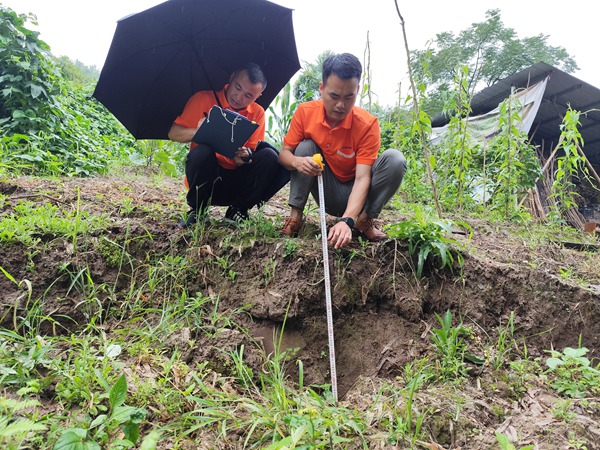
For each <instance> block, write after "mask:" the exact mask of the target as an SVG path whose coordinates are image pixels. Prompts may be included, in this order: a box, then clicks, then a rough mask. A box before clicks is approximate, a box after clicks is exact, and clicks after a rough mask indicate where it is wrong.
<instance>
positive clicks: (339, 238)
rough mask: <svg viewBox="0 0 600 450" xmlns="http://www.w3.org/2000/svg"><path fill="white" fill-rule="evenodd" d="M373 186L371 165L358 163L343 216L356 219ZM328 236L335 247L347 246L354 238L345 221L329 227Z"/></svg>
mask: <svg viewBox="0 0 600 450" xmlns="http://www.w3.org/2000/svg"><path fill="white" fill-rule="evenodd" d="M370 186H371V166H368V165H366V164H357V165H356V176H355V177H354V185H353V186H352V191H351V192H350V197H349V198H348V204H347V205H346V210H345V211H344V214H343V216H342V217H351V218H352V219H353V220H354V221H356V219H357V218H358V215H359V214H360V212H361V211H362V209H363V206H364V205H365V202H366V201H367V194H368V193H369V187H370ZM327 238H328V240H329V242H330V243H331V245H333V246H334V247H335V248H340V247H345V246H346V245H348V244H349V243H350V241H351V240H352V229H351V228H350V227H349V226H348V224H346V223H344V222H338V223H336V224H335V225H334V226H332V227H331V228H330V229H329V233H328V234H327Z"/></svg>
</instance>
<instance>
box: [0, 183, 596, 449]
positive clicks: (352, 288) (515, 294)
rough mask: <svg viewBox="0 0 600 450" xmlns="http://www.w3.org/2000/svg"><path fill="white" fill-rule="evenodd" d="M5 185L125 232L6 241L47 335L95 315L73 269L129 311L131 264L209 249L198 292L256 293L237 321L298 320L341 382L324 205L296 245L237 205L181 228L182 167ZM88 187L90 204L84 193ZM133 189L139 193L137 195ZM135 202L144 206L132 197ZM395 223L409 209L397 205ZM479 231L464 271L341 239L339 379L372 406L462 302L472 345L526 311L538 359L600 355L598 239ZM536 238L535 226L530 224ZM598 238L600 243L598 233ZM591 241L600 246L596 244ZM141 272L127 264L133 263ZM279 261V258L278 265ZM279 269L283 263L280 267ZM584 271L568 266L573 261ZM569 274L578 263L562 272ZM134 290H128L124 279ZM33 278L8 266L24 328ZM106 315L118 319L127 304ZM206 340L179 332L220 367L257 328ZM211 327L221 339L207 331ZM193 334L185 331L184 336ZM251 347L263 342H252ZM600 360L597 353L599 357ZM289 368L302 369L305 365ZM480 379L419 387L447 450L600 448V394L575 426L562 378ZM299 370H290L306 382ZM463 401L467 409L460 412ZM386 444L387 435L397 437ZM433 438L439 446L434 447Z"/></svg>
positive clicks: (264, 329) (234, 300) (192, 356)
mask: <svg viewBox="0 0 600 450" xmlns="http://www.w3.org/2000/svg"><path fill="white" fill-rule="evenodd" d="M0 193H1V194H3V195H5V196H7V197H8V201H7V202H6V204H5V205H4V209H3V210H0V211H2V212H4V213H6V212H9V211H11V209H12V208H13V207H14V206H15V205H16V204H17V202H18V201H19V200H22V199H26V200H28V201H33V202H39V203H40V204H46V203H53V204H58V205H60V206H61V207H66V206H69V207H72V208H76V207H78V206H77V205H78V204H79V208H80V209H81V210H84V211H87V212H89V213H93V214H105V215H107V217H108V218H109V220H110V222H111V226H110V228H109V233H108V234H106V233H104V234H103V233H96V234H92V235H91V236H89V239H87V240H86V241H82V242H78V245H77V248H76V249H74V246H73V243H72V242H71V241H69V240H66V239H56V238H54V237H53V236H44V235H41V236H39V237H40V239H41V241H40V244H39V246H38V247H37V248H23V246H19V245H16V246H11V247H7V246H3V248H2V249H1V251H2V257H1V260H2V262H1V263H0V266H2V267H3V268H4V269H5V270H6V271H7V272H8V273H10V274H11V275H12V276H13V277H14V278H15V279H16V280H24V279H27V280H29V281H30V282H31V285H32V288H33V295H32V298H39V297H42V296H43V297H44V298H45V299H46V300H45V304H43V305H42V310H43V313H44V315H45V316H47V317H52V318H53V320H52V321H51V320H47V321H45V322H44V323H43V324H42V329H43V331H44V332H46V333H49V334H50V333H68V332H70V331H73V330H75V329H77V328H78V327H80V326H82V325H83V324H85V323H86V317H88V316H89V314H90V312H91V311H90V309H89V308H93V306H90V305H89V304H88V303H85V304H80V301H79V300H80V298H78V294H77V293H75V292H74V290H72V289H70V282H69V281H68V279H67V277H64V276H63V275H64V271H65V268H66V269H68V270H71V272H77V271H78V270H81V269H82V268H84V267H89V269H90V274H91V277H92V278H93V280H94V282H95V284H96V285H100V284H102V283H106V284H107V285H111V286H113V285H114V286H117V289H116V295H114V296H113V297H111V298H110V300H109V299H108V297H107V299H106V300H105V304H103V305H102V307H103V309H104V310H107V309H110V308H119V307H121V308H123V309H124V310H125V309H126V307H125V305H123V304H120V303H119V302H120V300H122V298H124V296H125V295H126V291H125V289H126V288H127V277H126V276H124V271H127V270H130V273H128V274H127V275H128V276H136V277H141V276H143V274H142V273H141V272H140V273H137V272H136V270H135V267H137V265H140V266H141V265H143V264H144V262H145V261H149V260H155V259H160V258H163V257H165V256H168V255H170V256H175V255H184V254H187V255H188V257H190V258H191V260H192V261H194V263H195V264H194V265H195V267H194V270H193V271H190V274H191V275H190V276H193V278H192V279H191V281H190V280H189V279H188V281H187V282H188V289H189V291H190V292H195V291H197V292H202V293H203V294H205V295H212V296H215V297H217V296H218V298H219V309H220V311H235V310H238V309H239V308H241V307H243V306H245V309H244V310H245V311H246V313H247V314H237V315H236V316H235V320H236V321H238V322H239V323H241V324H242V325H243V326H244V327H246V328H247V329H248V330H249V331H250V334H251V336H252V337H253V338H254V339H256V340H258V341H260V342H262V343H263V345H264V347H265V349H266V350H267V351H270V350H271V349H272V348H273V331H274V330H278V329H280V328H281V326H282V322H283V320H284V318H285V317H286V314H287V322H286V324H285V332H284V337H283V345H284V347H285V348H295V349H297V353H296V356H297V358H300V359H301V360H302V361H303V365H304V371H305V384H316V385H320V384H324V383H328V382H329V378H328V377H329V359H328V355H327V351H328V348H327V328H326V319H325V317H326V316H325V302H324V298H325V295H324V283H323V267H322V253H321V241H320V239H318V238H315V235H317V234H318V233H319V230H318V223H319V222H318V211H316V209H315V208H314V205H313V208H312V209H311V211H310V212H309V215H308V225H307V226H305V228H304V229H303V232H302V235H301V238H300V239H298V240H297V243H298V244H299V248H298V250H297V251H296V252H294V253H293V254H286V240H284V239H281V238H274V239H266V240H265V239H263V240H261V239H255V238H252V236H251V235H250V236H247V237H245V238H244V239H243V240H242V243H241V244H240V243H239V242H238V241H236V244H235V245H233V244H231V235H232V234H235V233H236V229H235V228H232V227H231V226H229V225H226V224H224V223H222V222H220V221H219V220H218V219H220V218H221V217H222V215H223V208H213V211H212V214H213V217H214V218H215V219H216V220H214V221H213V222H212V223H211V225H210V226H209V227H208V228H207V229H206V232H205V234H204V235H203V236H202V238H201V239H198V238H194V236H193V234H192V233H191V232H190V231H176V230H175V227H174V224H175V223H176V221H177V220H178V219H179V217H180V214H181V213H182V212H183V211H184V210H185V208H184V204H183V199H184V191H183V186H182V184H181V182H180V181H179V180H173V179H163V178H159V177H155V176H153V175H152V174H143V173H138V174H132V173H129V174H126V176H119V175H115V176H106V177H97V178H90V179H61V180H44V181H40V180H39V179H35V178H14V179H5V180H4V181H0ZM285 197H286V191H285V190H284V191H282V192H281V193H280V194H278V196H277V197H276V198H275V199H274V200H273V201H271V202H270V203H269V204H268V205H266V206H265V207H264V208H263V214H264V215H265V216H266V217H267V219H270V220H271V221H273V222H274V223H275V224H279V225H280V223H281V220H280V219H281V217H283V216H285V215H286V213H287V207H286V201H285ZM78 199H79V201H78ZM123 199H126V200H123ZM127 199H131V201H132V203H131V208H127V209H124V208H123V205H124V204H127V202H128V200H127ZM383 219H384V221H385V222H388V223H389V222H392V221H394V220H396V221H397V220H402V219H404V218H403V217H400V216H397V215H395V213H394V211H392V210H389V209H388V210H386V211H385V214H384V218H383ZM469 223H470V225H471V226H472V227H473V230H474V233H473V237H472V238H471V239H470V240H468V239H467V238H466V237H465V236H462V235H459V234H456V235H454V237H455V238H456V239H458V240H460V241H462V242H464V243H465V249H464V250H462V253H463V255H464V267H463V268H462V271H459V270H457V269H455V270H454V273H452V272H451V271H448V270H445V271H438V270H435V269H434V268H432V266H431V265H428V266H427V267H426V270H425V277H424V279H423V280H421V281H419V280H417V279H416V278H415V275H414V264H413V261H412V259H411V257H410V256H409V254H408V251H407V247H406V245H405V244H404V243H403V242H400V241H396V240H389V241H387V242H384V243H379V244H369V245H364V246H362V245H360V243H357V242H356V243H353V244H352V245H351V247H350V248H347V249H342V250H332V249H330V250H329V259H330V270H331V287H332V300H333V308H334V330H335V345H336V365H337V374H338V386H339V387H338V389H339V392H340V395H342V396H343V400H344V401H345V402H347V403H348V404H349V405H352V406H354V407H356V408H359V409H360V408H366V407H367V406H368V405H366V404H365V402H368V401H369V400H368V399H369V398H370V396H371V395H372V394H373V392H374V391H377V389H378V388H379V387H380V386H381V385H382V383H383V382H384V380H386V382H392V383H394V382H396V381H394V380H395V378H396V377H397V376H398V375H400V374H401V371H402V368H403V367H404V365H405V364H406V363H408V362H411V361H413V360H415V359H416V358H421V357H424V356H430V357H432V359H435V357H434V356H432V345H431V341H430V339H429V335H430V330H431V329H432V328H438V326H439V322H438V319H437V317H436V314H439V315H442V314H443V313H444V312H445V311H446V310H450V311H452V313H453V316H454V317H455V318H459V317H460V318H462V321H463V323H464V324H465V325H467V326H469V327H471V328H472V329H473V337H472V338H471V342H470V344H471V345H472V346H473V347H472V348H474V349H476V350H475V353H478V354H479V356H484V352H485V349H486V348H489V346H490V345H491V344H493V343H494V342H495V341H496V339H497V336H498V330H499V329H500V328H501V327H502V326H503V325H505V324H506V323H507V320H508V318H509V316H510V314H511V312H514V314H515V336H514V337H515V339H516V340H517V341H518V342H519V343H520V346H521V349H520V350H522V349H523V342H526V348H527V351H528V354H529V355H530V356H531V357H537V356H544V355H547V353H546V351H547V350H549V349H551V348H555V349H559V350H562V349H563V348H564V347H567V346H571V347H577V346H578V342H579V339H580V336H581V337H582V344H583V345H584V346H586V347H587V348H588V349H590V352H589V354H588V356H590V357H592V358H598V357H599V353H600V269H599V267H600V265H599V264H598V263H599V262H600V259H599V257H598V254H597V252H595V251H594V248H593V247H588V248H587V250H588V251H583V250H578V249H572V248H566V247H565V243H564V242H561V241H560V239H557V240H556V241H551V240H548V239H540V240H539V242H538V243H536V244H535V245H534V244H532V239H525V238H519V237H518V236H519V234H518V233H515V231H517V228H515V229H514V230H508V229H504V228H503V227H502V226H496V225H494V224H490V223H487V222H485V221H483V220H479V221H473V220H470V221H469ZM520 232H521V235H523V233H527V230H521V231H520ZM125 242H127V247H128V252H129V254H130V255H132V257H133V258H135V260H136V261H135V263H134V264H132V265H131V266H129V265H128V264H126V265H124V267H122V268H121V269H120V270H118V269H117V268H116V267H115V264H114V263H113V264H111V263H110V262H109V261H108V259H107V256H106V255H107V254H106V252H104V253H103V252H102V251H100V250H99V249H101V248H103V247H102V246H104V248H106V246H108V247H110V245H113V243H117V244H120V245H125ZM596 242H597V241H596ZM590 250H591V251H590ZM219 258H220V261H227V262H228V264H229V267H230V268H232V270H235V272H236V273H237V275H236V276H235V280H234V279H232V276H231V274H230V273H229V274H228V273H227V271H226V270H223V268H222V267H221V266H220V265H219V264H215V262H216V261H218V260H219ZM126 266H127V267H133V269H127V267H126ZM273 267H274V269H273ZM267 272H274V273H275V275H274V276H272V277H269V276H268V273H267ZM567 273H568V274H569V275H568V276H566V275H565V274H567ZM561 274H562V275H561ZM119 289H123V291H122V292H119ZM20 294H21V291H20V290H19V288H18V287H17V286H16V285H15V284H14V283H12V282H10V281H9V280H8V279H7V278H6V277H4V276H1V277H0V301H1V304H0V317H4V319H5V320H4V323H3V324H2V325H3V326H7V327H9V326H11V317H10V316H11V315H10V314H8V315H7V314H6V312H7V311H8V310H9V309H10V308H12V307H13V305H14V304H15V301H16V300H17V299H18V298H19V296H20ZM110 316H111V319H110V320H107V323H106V324H105V326H106V329H107V332H110V329H111V326H113V325H114V324H113V322H112V321H111V320H114V319H112V318H113V317H114V315H113V314H111V315H110ZM188 331H190V333H191V334H190V336H192V337H193V338H194V339H195V340H196V344H197V345H195V346H194V347H192V348H190V346H189V345H188V346H186V343H187V341H189V340H190V339H191V337H189V336H187V337H186V334H185V333H183V334H182V336H177V337H173V341H172V342H170V343H169V345H172V347H173V348H178V349H180V350H181V349H186V348H187V350H186V353H185V355H184V357H185V359H186V360H187V361H200V360H206V359H209V360H211V361H213V364H214V367H215V368H219V365H220V364H223V363H222V361H220V359H222V356H221V355H222V353H221V352H219V351H218V350H217V348H218V347H224V348H230V349H232V348H235V347H236V346H239V345H240V344H242V343H246V344H250V339H249V337H248V336H245V335H244V334H243V333H240V332H238V331H236V330H235V329H228V330H226V331H223V332H222V333H221V334H219V335H217V336H215V337H213V338H212V340H210V341H209V340H208V338H206V337H202V336H200V335H196V334H195V333H194V330H188ZM203 339H205V342H203ZM179 341H181V342H179ZM247 347H248V349H251V348H252V346H251V345H247ZM246 356H247V360H248V363H249V364H251V365H252V364H256V365H259V364H260V357H259V353H258V351H254V352H253V351H252V350H248V351H247V353H246ZM596 361H597V359H596ZM289 367H295V366H294V365H293V364H290V365H289ZM473 369H474V370H473V372H472V373H473V376H472V377H471V378H470V379H469V382H467V383H465V384H464V385H463V386H461V388H460V395H459V397H460V398H462V400H460V401H459V400H457V394H456V390H457V389H458V388H457V387H456V386H448V385H439V384H436V385H435V387H432V388H430V389H427V390H426V391H425V392H423V393H422V394H420V395H419V396H418V397H417V399H418V400H417V405H416V406H417V407H418V408H422V409H426V408H431V414H430V419H429V420H428V427H429V429H430V434H431V440H432V442H437V444H439V445H442V446H443V448H471V449H473V448H492V447H494V445H497V444H495V442H496V441H495V437H494V432H495V431H497V430H498V431H501V432H503V433H505V434H507V435H508V436H511V437H514V439H515V442H517V441H518V442H519V443H520V444H521V445H525V444H527V443H534V444H536V445H537V447H536V448H575V447H570V446H569V445H570V444H569V443H568V439H569V436H570V435H569V433H570V432H574V433H575V436H576V437H579V438H581V439H584V440H585V442H586V443H587V448H588V449H596V448H600V444H598V443H599V442H600V427H599V426H598V425H597V423H598V420H599V419H600V407H599V406H598V404H599V403H598V400H599V399H597V398H596V399H592V401H591V403H590V404H591V406H590V404H587V406H586V405H578V406H577V408H578V409H577V414H576V417H575V418H574V419H573V420H572V421H571V422H570V424H565V423H563V422H558V421H556V420H555V419H554V416H553V414H552V407H553V406H555V405H556V404H557V402H558V401H559V400H560V399H559V398H558V396H557V394H555V393H553V392H552V391H551V390H549V389H548V387H547V386H544V385H541V384H540V385H538V384H536V383H533V382H531V383H530V384H529V385H527V386H526V391H525V393H522V396H521V397H520V398H519V400H515V392H514V386H513V385H511V383H510V382H509V381H507V380H502V379H499V378H498V377H497V376H496V375H495V374H494V372H493V371H491V370H485V371H484V370H482V369H480V368H476V367H474V368H473ZM294 375H295V374H294V373H290V377H291V379H294V378H293V377H294ZM457 408H460V409H461V411H460V417H461V419H460V420H459V421H457V420H455V414H456V416H458V414H457ZM379 445H380V444H378V443H377V442H373V443H372V447H371V448H386V447H385V446H383V445H382V446H379ZM433 445H434V444H431V447H430V448H442V447H434V446H433Z"/></svg>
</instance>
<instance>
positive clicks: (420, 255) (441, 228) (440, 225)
mask: <svg viewBox="0 0 600 450" xmlns="http://www.w3.org/2000/svg"><path fill="white" fill-rule="evenodd" d="M461 225H462V226H465V227H467V228H469V229H470V227H469V226H468V225H467V224H464V223H461ZM388 232H389V234H390V236H391V237H393V238H398V239H405V240H407V241H408V251H409V253H410V254H411V255H417V277H418V278H421V277H422V275H423V268H424V266H425V262H426V260H427V258H428V256H429V255H431V256H433V257H437V258H439V260H440V265H439V268H440V269H443V268H444V267H450V268H452V265H453V263H454V260H455V259H456V261H457V263H458V265H459V267H462V265H463V256H462V254H461V253H460V252H459V251H457V250H455V249H454V248H453V247H452V246H453V245H455V246H461V244H460V242H458V241H457V240H456V239H454V238H452V237H449V235H451V234H452V223H451V222H450V221H448V220H441V219H439V220H429V219H428V218H427V216H426V215H425V214H424V213H423V212H421V211H420V210H417V211H416V212H415V216H414V219H410V220H406V221H404V222H398V223H395V224H392V225H389V226H388Z"/></svg>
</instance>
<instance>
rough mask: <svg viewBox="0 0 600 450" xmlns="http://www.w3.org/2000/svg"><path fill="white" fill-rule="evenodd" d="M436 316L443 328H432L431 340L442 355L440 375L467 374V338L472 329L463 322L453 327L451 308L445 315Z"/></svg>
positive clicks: (447, 377) (450, 377) (453, 376)
mask: <svg viewBox="0 0 600 450" xmlns="http://www.w3.org/2000/svg"><path fill="white" fill-rule="evenodd" d="M435 316H436V317H437V318H438V321H439V322H440V324H441V325H442V328H434V329H433V330H431V340H432V342H433V344H434V346H435V349H436V351H437V353H438V354H439V355H440V357H441V359H440V361H439V372H440V376H441V377H442V378H443V379H444V380H452V379H456V378H458V377H463V376H467V375H468V370H467V365H466V363H465V356H466V351H467V343H466V342H465V338H468V337H469V336H471V329H470V328H467V327H465V326H463V324H462V322H461V323H459V324H458V325H457V326H456V327H453V326H452V313H451V312H450V310H448V311H446V314H444V317H440V316H439V315H438V314H436V315H435Z"/></svg>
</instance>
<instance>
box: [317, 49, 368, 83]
mask: <svg viewBox="0 0 600 450" xmlns="http://www.w3.org/2000/svg"><path fill="white" fill-rule="evenodd" d="M332 74H333V75H335V76H337V77H339V78H341V79H342V80H349V79H351V78H356V79H357V80H358V81H360V77H361V76H362V64H361V63H360V61H359V60H358V58H357V57H356V56H354V55H352V54H350V53H340V54H338V55H331V56H330V57H329V58H327V59H326V60H325V61H323V84H325V82H326V81H327V78H329V76H330V75H332Z"/></svg>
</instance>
